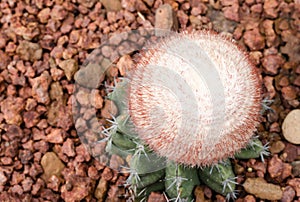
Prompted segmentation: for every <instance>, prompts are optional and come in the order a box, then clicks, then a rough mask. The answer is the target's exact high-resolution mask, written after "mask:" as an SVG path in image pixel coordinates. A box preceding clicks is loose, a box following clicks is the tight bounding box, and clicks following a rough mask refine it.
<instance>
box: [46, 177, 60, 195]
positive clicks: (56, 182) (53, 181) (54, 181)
mask: <svg viewBox="0 0 300 202" xmlns="http://www.w3.org/2000/svg"><path fill="white" fill-rule="evenodd" d="M61 183H62V179H60V178H59V177H57V176H56V175H52V176H51V177H50V178H49V180H48V183H47V187H48V188H50V189H52V190H53V191H59V188H60V185H61Z"/></svg>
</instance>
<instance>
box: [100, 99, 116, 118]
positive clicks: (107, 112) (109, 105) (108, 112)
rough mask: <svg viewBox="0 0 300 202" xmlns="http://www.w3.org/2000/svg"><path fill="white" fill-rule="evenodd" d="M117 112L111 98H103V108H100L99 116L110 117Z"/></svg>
mask: <svg viewBox="0 0 300 202" xmlns="http://www.w3.org/2000/svg"><path fill="white" fill-rule="evenodd" d="M117 114H118V108H117V106H116V105H115V103H114V102H113V101H111V100H105V105H104V108H103V109H102V110H101V116H102V117H103V118H106V119H111V118H112V116H113V117H115V116H116V115H117Z"/></svg>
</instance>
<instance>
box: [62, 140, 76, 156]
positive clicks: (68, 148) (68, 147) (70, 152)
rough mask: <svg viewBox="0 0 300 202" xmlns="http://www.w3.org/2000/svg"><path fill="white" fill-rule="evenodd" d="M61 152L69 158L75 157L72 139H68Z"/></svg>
mask: <svg viewBox="0 0 300 202" xmlns="http://www.w3.org/2000/svg"><path fill="white" fill-rule="evenodd" d="M62 152H63V153H64V154H66V155H67V156H69V157H74V156H75V154H76V153H75V150H74V142H73V141H72V139H70V138H68V139H67V140H66V141H65V142H64V144H63V146H62Z"/></svg>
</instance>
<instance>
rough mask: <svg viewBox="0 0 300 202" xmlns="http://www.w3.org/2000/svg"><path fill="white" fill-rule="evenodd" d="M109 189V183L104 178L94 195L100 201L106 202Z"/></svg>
mask: <svg viewBox="0 0 300 202" xmlns="http://www.w3.org/2000/svg"><path fill="white" fill-rule="evenodd" d="M107 187H108V182H107V181H106V180H105V179H104V178H101V179H100V180H99V183H98V185H97V187H96V189H95V192H94V195H95V197H96V198H97V199H98V201H105V197H106V193H107Z"/></svg>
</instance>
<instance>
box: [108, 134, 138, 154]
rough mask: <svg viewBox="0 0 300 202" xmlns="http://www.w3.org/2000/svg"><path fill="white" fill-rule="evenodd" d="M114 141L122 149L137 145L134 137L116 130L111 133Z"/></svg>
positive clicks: (130, 148)
mask: <svg viewBox="0 0 300 202" xmlns="http://www.w3.org/2000/svg"><path fill="white" fill-rule="evenodd" d="M111 138H112V143H113V144H114V145H115V146H117V147H118V148H120V149H122V150H133V149H134V148H135V147H136V143H135V142H134V139H131V138H130V137H128V136H127V135H125V134H122V133H119V132H118V131H115V132H113V133H112V134H111Z"/></svg>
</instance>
